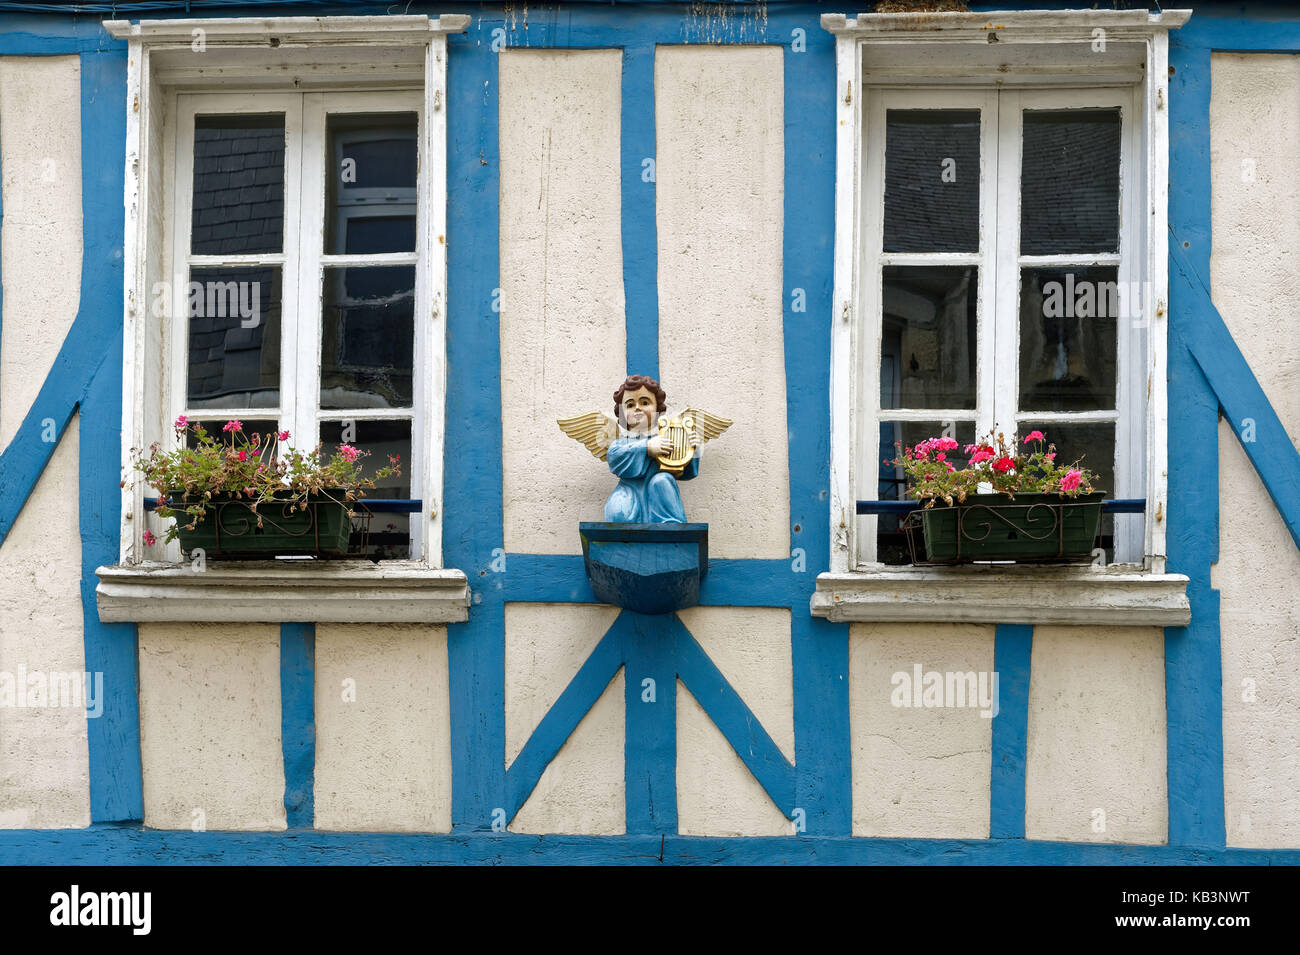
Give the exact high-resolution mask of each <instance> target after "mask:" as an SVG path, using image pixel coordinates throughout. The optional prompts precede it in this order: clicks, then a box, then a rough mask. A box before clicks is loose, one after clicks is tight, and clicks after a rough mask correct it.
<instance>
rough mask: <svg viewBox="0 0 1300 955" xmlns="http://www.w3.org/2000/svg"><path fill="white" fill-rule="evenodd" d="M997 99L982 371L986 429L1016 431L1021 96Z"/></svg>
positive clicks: (1004, 94) (1011, 94) (1005, 92)
mask: <svg viewBox="0 0 1300 955" xmlns="http://www.w3.org/2000/svg"><path fill="white" fill-rule="evenodd" d="M995 95H996V97H997V117H998V150H997V163H996V172H995V178H996V182H997V187H996V192H997V231H996V238H995V251H994V272H995V280H994V284H995V285H996V292H995V293H994V294H995V306H994V310H993V322H992V326H993V327H992V335H993V349H992V353H991V354H992V361H991V362H987V361H986V362H985V363H984V365H983V367H984V368H986V369H987V370H988V373H989V374H990V376H991V377H992V378H993V387H992V389H991V390H992V401H993V404H992V415H991V420H990V422H989V424H988V426H987V427H988V429H991V430H994V431H1002V432H1005V433H1006V434H1007V435H1008V436H1010V435H1012V434H1014V433H1015V430H1016V404H1017V397H1018V395H1019V391H1020V387H1019V381H1020V356H1019V341H1020V321H1019V319H1020V316H1019V314H1018V313H1019V303H1020V269H1019V264H1018V261H1017V260H1018V256H1019V253H1020V93H1019V92H1016V91H1014V90H1002V91H1000V92H998V93H996V94H995Z"/></svg>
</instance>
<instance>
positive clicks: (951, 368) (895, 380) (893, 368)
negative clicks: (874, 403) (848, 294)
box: [880, 266, 979, 408]
mask: <svg viewBox="0 0 1300 955" xmlns="http://www.w3.org/2000/svg"><path fill="white" fill-rule="evenodd" d="M978 271H979V270H978V269H976V268H975V267H974V266H941V267H930V266H926V267H912V266H886V267H885V268H884V270H883V273H884V274H883V276H882V291H883V299H884V308H883V329H882V337H881V352H880V383H881V389H880V406H881V407H882V408H974V407H975V344H976V331H975V327H976V314H977V307H978V302H979V295H978V288H977V285H978Z"/></svg>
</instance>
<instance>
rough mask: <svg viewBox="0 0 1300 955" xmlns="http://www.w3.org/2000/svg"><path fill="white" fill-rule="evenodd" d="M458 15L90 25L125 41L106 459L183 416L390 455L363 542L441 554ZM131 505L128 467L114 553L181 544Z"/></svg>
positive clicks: (128, 559) (138, 494)
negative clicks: (114, 414)
mask: <svg viewBox="0 0 1300 955" xmlns="http://www.w3.org/2000/svg"><path fill="white" fill-rule="evenodd" d="M467 25H468V18H467V17H463V16H448V17H443V18H441V19H437V18H429V17H425V16H396V17H387V16H384V17H321V18H316V17H288V18H257V19H242V18H230V19H224V20H156V21H149V20H146V21H142V22H140V23H138V24H131V23H126V22H122V21H111V22H109V23H107V24H106V27H107V29H109V31H110V32H112V33H114V35H116V36H119V37H124V38H126V39H127V40H128V41H129V43H130V46H131V55H130V58H129V64H130V67H129V77H128V87H129V88H128V98H129V100H130V103H129V109H128V136H127V139H128V156H127V192H128V195H127V205H128V214H127V223H126V231H127V235H126V257H127V262H128V264H127V269H126V271H127V276H126V293H127V314H126V326H127V327H126V338H127V341H126V367H125V369H124V371H125V375H126V380H127V381H128V382H129V386H128V388H126V389H124V394H125V399H126V400H125V401H124V408H123V458H124V460H125V459H126V457H127V452H128V451H129V449H130V448H132V447H145V446H147V445H148V444H150V443H152V442H154V441H159V442H161V443H163V445H164V446H167V445H168V444H169V443H171V442H174V441H175V436H174V433H173V431H172V429H171V427H170V422H172V421H174V420H175V418H176V417H177V416H178V415H182V414H183V415H186V416H187V417H188V418H190V420H192V421H199V422H203V423H205V424H207V423H214V424H216V425H217V426H218V428H219V426H220V425H221V424H224V422H225V421H227V420H229V419H231V418H236V419H238V420H240V421H242V422H243V423H244V426H245V430H246V431H249V432H252V431H257V432H259V433H262V434H266V435H269V434H271V433H272V432H273V431H286V430H287V431H289V432H290V434H291V438H290V439H289V441H288V442H287V443H288V444H292V445H294V446H295V447H298V448H303V447H313V446H315V445H316V444H317V443H318V442H320V443H323V444H324V445H325V446H326V448H327V449H328V448H329V446H331V445H337V444H343V443H346V444H354V445H356V446H358V447H360V448H362V449H363V450H365V451H369V452H370V453H371V454H370V457H369V458H367V459H366V460H367V463H368V464H369V465H371V466H372V467H373V468H378V467H379V466H381V465H383V464H387V463H388V460H389V455H400V459H401V461H402V476H401V477H400V478H390V479H388V480H387V481H385V483H384V486H382V487H377V488H376V490H375V491H373V492H371V493H370V495H369V496H370V498H371V499H375V500H378V499H386V500H403V501H412V502H415V503H414V504H412V505H409V506H411V507H415V508H417V510H416V511H414V512H403V511H402V510H400V506H398V509H397V510H387V511H382V512H377V513H376V514H375V516H374V518H373V519H372V522H371V526H370V547H369V549H368V553H369V555H370V556H372V557H376V558H396V559H408V560H411V561H417V562H419V563H420V564H422V565H424V566H430V567H437V566H439V565H440V562H441V531H440V527H441V525H440V521H439V519H438V504H439V500H440V498H441V491H442V419H443V403H444V395H443V381H444V375H443V368H442V364H443V360H444V355H445V347H444V333H443V304H442V303H443V301H444V299H445V288H446V272H445V255H444V250H445V241H444V235H443V234H444V232H445V188H446V186H445V156H446V129H445V113H444V109H443V102H444V98H445V75H446V33H447V32H454V31H458V30H463V29H464V28H465V27H466V26H467ZM147 521H148V518H147V517H146V514H145V509H144V490H143V488H142V486H141V485H139V484H138V483H137V484H136V486H135V487H134V488H132V489H128V490H126V491H124V497H123V533H122V562H123V563H124V564H132V563H138V562H141V561H159V560H162V561H175V560H177V559H178V557H179V552H178V550H177V549H176V546H175V545H172V546H171V547H170V548H165V547H164V546H163V545H154V546H152V547H146V546H145V544H144V542H143V539H142V538H143V533H144V530H145V528H146V526H147ZM154 530H155V532H156V531H157V528H154ZM157 536H161V535H157Z"/></svg>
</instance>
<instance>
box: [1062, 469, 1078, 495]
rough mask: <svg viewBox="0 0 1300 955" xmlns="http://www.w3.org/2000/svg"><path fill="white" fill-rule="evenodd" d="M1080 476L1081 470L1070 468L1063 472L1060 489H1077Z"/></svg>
mask: <svg viewBox="0 0 1300 955" xmlns="http://www.w3.org/2000/svg"><path fill="white" fill-rule="evenodd" d="M1082 477H1083V472H1082V471H1075V470H1070V471H1067V472H1065V477H1063V478H1061V490H1062V491H1077V490H1078V489H1079V479H1080V478H1082Z"/></svg>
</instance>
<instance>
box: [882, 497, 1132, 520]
mask: <svg viewBox="0 0 1300 955" xmlns="http://www.w3.org/2000/svg"><path fill="white" fill-rule="evenodd" d="M922 506H923V505H922V504H921V502H920V501H858V502H857V513H859V514H893V515H895V516H897V517H906V516H907V515H908V514H910V513H912V511H915V510H917V509H918V508H920V507H922ZM940 506H942V505H940ZM1146 509H1147V502H1146V501H1145V500H1144V499H1142V498H1119V499H1116V500H1109V501H1102V502H1101V510H1102V513H1104V514H1142V513H1145V512H1146Z"/></svg>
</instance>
